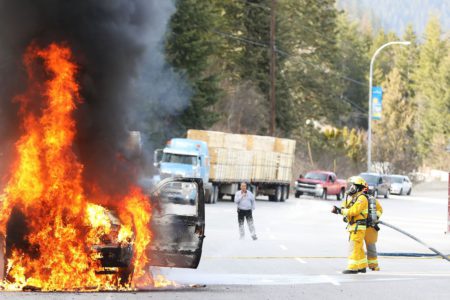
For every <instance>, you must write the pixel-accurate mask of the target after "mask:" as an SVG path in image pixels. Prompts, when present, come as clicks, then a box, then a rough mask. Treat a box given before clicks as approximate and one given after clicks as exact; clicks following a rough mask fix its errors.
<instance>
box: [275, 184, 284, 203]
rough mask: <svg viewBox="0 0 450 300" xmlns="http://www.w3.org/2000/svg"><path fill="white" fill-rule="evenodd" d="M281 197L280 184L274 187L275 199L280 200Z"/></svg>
mask: <svg viewBox="0 0 450 300" xmlns="http://www.w3.org/2000/svg"><path fill="white" fill-rule="evenodd" d="M282 198H283V189H282V186H281V185H277V186H276V187H275V201H276V202H280V201H282Z"/></svg>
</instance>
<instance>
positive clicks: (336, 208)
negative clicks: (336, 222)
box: [331, 205, 341, 214]
mask: <svg viewBox="0 0 450 300" xmlns="http://www.w3.org/2000/svg"><path fill="white" fill-rule="evenodd" d="M331 212H332V213H333V214H341V209H340V208H339V207H337V206H336V205H335V206H333V209H332V210H331Z"/></svg>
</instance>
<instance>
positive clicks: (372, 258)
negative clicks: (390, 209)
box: [364, 183, 383, 271]
mask: <svg viewBox="0 0 450 300" xmlns="http://www.w3.org/2000/svg"><path fill="white" fill-rule="evenodd" d="M368 192H369V186H368V184H367V183H366V187H365V189H364V193H366V194H368ZM372 201H373V204H374V205H375V207H374V210H375V211H374V212H372V211H371V207H370V205H371V204H372ZM382 213H383V208H382V207H381V204H380V202H379V201H378V200H377V199H376V198H372V197H371V196H369V209H368V219H367V229H366V236H365V237H364V242H365V243H366V249H367V263H368V265H369V268H370V269H371V270H372V271H380V267H379V266H378V255H377V247H376V242H377V240H378V231H379V230H380V228H379V227H378V224H376V223H375V221H377V220H378V219H379V218H380V217H381V214H382Z"/></svg>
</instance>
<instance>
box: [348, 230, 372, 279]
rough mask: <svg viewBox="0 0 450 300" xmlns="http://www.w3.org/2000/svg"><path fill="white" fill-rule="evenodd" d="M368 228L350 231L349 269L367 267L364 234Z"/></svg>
mask: <svg viewBox="0 0 450 300" xmlns="http://www.w3.org/2000/svg"><path fill="white" fill-rule="evenodd" d="M365 235H366V230H364V229H363V230H356V232H355V231H354V230H353V231H350V247H349V255H348V265H347V269H348V270H359V269H364V268H367V259H366V253H365V252H364V236H365Z"/></svg>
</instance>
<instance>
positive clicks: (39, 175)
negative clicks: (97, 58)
mask: <svg viewBox="0 0 450 300" xmlns="http://www.w3.org/2000/svg"><path fill="white" fill-rule="evenodd" d="M24 64H25V66H26V70H27V73H28V77H29V81H30V84H29V90H28V91H27V92H26V93H25V94H23V95H21V96H19V97H17V99H16V101H17V102H18V103H19V104H20V110H19V116H20V118H21V120H22V123H21V129H22V132H23V133H22V136H21V137H20V139H19V140H18V141H17V143H16V152H17V158H16V159H15V161H14V163H13V165H12V167H11V173H10V177H9V180H8V182H7V185H6V188H5V189H4V195H3V204H2V205H1V207H0V235H1V234H3V235H5V234H6V227H7V222H8V220H9V218H10V216H11V214H12V212H13V210H17V209H18V210H20V212H21V213H22V214H23V215H24V217H25V220H26V225H27V226H26V227H27V229H28V232H27V234H26V236H25V239H26V245H25V246H22V247H15V248H13V249H12V252H11V255H10V256H9V257H8V266H7V280H5V281H4V282H3V283H0V286H3V287H4V288H5V289H8V290H20V289H23V288H24V287H26V286H33V287H36V288H39V289H42V290H45V291H51V290H92V289H94V290H99V289H106V290H108V289H115V288H116V287H117V276H114V275H101V274H97V273H96V272H95V271H96V270H99V269H101V265H100V262H99V259H98V258H100V256H99V253H97V252H96V251H94V250H93V249H94V248H95V247H94V246H95V245H98V244H100V243H104V242H105V241H106V242H108V243H115V244H117V245H132V246H133V247H134V256H133V261H132V263H133V267H134V276H133V281H132V282H131V283H130V284H129V285H128V286H127V288H135V287H136V286H138V285H139V284H149V283H150V284H151V283H153V280H152V278H151V276H150V275H149V272H148V270H147V269H148V268H147V266H148V264H149V259H148V257H147V254H146V249H147V248H148V245H149V244H150V242H151V237H152V234H151V231H150V226H149V224H150V220H151V206H150V202H149V199H148V197H147V196H145V195H144V193H143V192H142V191H141V190H140V189H139V188H138V187H135V186H131V187H129V193H128V194H127V195H101V196H100V195H99V196H98V197H94V196H92V195H89V197H88V196H87V195H88V193H87V191H86V190H87V189H86V187H85V186H84V184H83V165H82V164H81V163H80V162H79V160H78V158H77V156H76V154H75V152H74V151H73V141H74V138H75V135H76V123H75V120H74V118H73V113H74V111H75V110H76V108H77V105H78V104H80V103H81V102H82V101H81V98H80V95H79V89H80V88H79V85H78V83H77V81H76V76H77V72H78V68H77V65H76V64H75V63H74V62H73V55H72V53H71V50H70V49H69V48H68V47H67V46H64V45H60V44H55V43H53V44H50V45H49V46H48V47H46V48H39V47H37V46H35V45H32V46H30V47H29V48H28V50H27V51H26V53H25V56H24ZM38 68H40V69H43V70H44V71H45V77H48V79H47V80H45V81H44V82H42V80H41V77H42V75H41V74H40V73H39V76H40V77H39V76H38V74H37V71H36V69H38ZM99 203H101V204H102V205H103V204H111V207H108V208H106V207H105V206H100V205H98V204H99ZM109 208H111V210H110V209H109ZM113 210H117V211H116V212H115V213H116V215H115V216H114V214H113Z"/></svg>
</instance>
